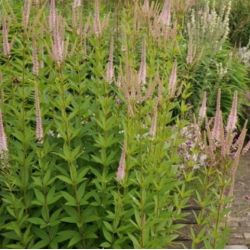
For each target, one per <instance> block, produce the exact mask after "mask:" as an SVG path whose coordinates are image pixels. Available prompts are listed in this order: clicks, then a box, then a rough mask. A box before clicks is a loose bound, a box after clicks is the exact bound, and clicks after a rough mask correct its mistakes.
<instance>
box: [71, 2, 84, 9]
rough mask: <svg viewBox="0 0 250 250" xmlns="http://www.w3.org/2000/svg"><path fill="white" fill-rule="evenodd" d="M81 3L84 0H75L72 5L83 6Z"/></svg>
mask: <svg viewBox="0 0 250 250" xmlns="http://www.w3.org/2000/svg"><path fill="white" fill-rule="evenodd" d="M81 5H82V0H74V2H73V6H72V7H73V8H74V9H75V8H78V7H81Z"/></svg>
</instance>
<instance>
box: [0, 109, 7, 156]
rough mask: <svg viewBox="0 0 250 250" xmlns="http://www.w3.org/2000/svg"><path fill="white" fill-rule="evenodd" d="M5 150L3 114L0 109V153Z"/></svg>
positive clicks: (5, 139)
mask: <svg viewBox="0 0 250 250" xmlns="http://www.w3.org/2000/svg"><path fill="white" fill-rule="evenodd" d="M7 151H8V146H7V138H6V135H5V131H4V125H3V115H2V111H1V110H0V154H1V155H2V154H4V153H6V152H7Z"/></svg>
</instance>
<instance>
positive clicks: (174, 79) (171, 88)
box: [168, 61, 177, 98]
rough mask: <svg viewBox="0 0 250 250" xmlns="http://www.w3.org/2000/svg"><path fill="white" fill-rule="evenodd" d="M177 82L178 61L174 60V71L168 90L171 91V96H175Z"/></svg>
mask: <svg viewBox="0 0 250 250" xmlns="http://www.w3.org/2000/svg"><path fill="white" fill-rule="evenodd" d="M176 84H177V61H175V62H174V65H173V67H172V71H171V74H170V77H169V84H168V91H169V97H170V98H173V97H175V92H176Z"/></svg>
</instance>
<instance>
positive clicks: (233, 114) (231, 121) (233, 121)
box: [226, 91, 238, 132]
mask: <svg viewBox="0 0 250 250" xmlns="http://www.w3.org/2000/svg"><path fill="white" fill-rule="evenodd" d="M237 105H238V93H237V91H235V93H234V98H233V103H232V108H231V111H230V114H229V116H228V121H227V127H226V131H227V132H229V131H233V130H234V129H236V125H237V120H238V117H237Z"/></svg>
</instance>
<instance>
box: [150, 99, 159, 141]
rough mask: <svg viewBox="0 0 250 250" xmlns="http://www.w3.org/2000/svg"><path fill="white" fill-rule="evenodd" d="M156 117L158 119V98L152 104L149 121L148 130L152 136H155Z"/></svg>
mask: <svg viewBox="0 0 250 250" xmlns="http://www.w3.org/2000/svg"><path fill="white" fill-rule="evenodd" d="M157 119H158V100H157V101H156V103H155V106H154V110H153V117H152V123H151V127H150V131H149V135H150V136H151V137H152V138H155V136H156V129H157Z"/></svg>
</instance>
